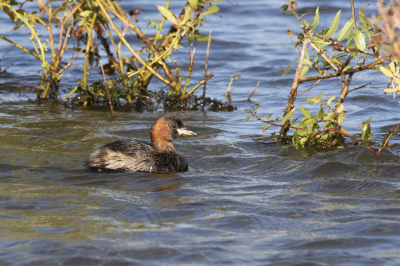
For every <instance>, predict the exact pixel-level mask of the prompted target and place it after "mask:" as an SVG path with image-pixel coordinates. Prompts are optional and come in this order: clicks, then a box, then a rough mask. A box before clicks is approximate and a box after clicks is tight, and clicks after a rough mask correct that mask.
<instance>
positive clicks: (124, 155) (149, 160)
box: [85, 114, 196, 174]
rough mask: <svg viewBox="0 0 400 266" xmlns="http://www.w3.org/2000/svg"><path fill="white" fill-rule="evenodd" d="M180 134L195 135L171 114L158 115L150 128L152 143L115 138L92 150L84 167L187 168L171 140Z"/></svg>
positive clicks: (157, 170) (126, 169)
mask: <svg viewBox="0 0 400 266" xmlns="http://www.w3.org/2000/svg"><path fill="white" fill-rule="evenodd" d="M181 135H196V133H194V132H193V131H190V130H188V129H186V128H185V126H184V124H183V122H182V120H181V119H180V118H178V117H176V116H175V115H172V114H164V115H162V116H160V117H159V118H157V120H156V121H155V122H154V124H153V125H152V127H151V130H150V139H151V143H149V142H146V141H141V140H132V139H125V140H117V141H114V142H111V143H109V144H106V145H104V146H102V147H100V148H98V149H97V150H95V151H94V152H93V153H92V154H91V155H90V156H89V159H88V160H87V161H86V163H85V166H86V167H87V168H88V169H89V170H92V171H117V172H149V173H160V174H167V173H175V172H184V171H188V162H187V161H186V159H185V157H184V156H183V154H181V153H180V152H178V151H177V150H176V149H175V147H174V145H173V144H172V141H173V140H174V139H176V138H178V137H179V136H181Z"/></svg>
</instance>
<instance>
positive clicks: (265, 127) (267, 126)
mask: <svg viewBox="0 0 400 266" xmlns="http://www.w3.org/2000/svg"><path fill="white" fill-rule="evenodd" d="M270 126H271V125H265V126H263V129H262V132H263V133H264V132H265V131H267V129H268V128H269V127H270Z"/></svg>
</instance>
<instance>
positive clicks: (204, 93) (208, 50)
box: [203, 31, 211, 99]
mask: <svg viewBox="0 0 400 266" xmlns="http://www.w3.org/2000/svg"><path fill="white" fill-rule="evenodd" d="M210 43H211V31H210V33H209V34H208V45H207V55H206V66H205V71H204V87H203V99H204V98H205V97H206V85H207V68H208V55H209V54H210Z"/></svg>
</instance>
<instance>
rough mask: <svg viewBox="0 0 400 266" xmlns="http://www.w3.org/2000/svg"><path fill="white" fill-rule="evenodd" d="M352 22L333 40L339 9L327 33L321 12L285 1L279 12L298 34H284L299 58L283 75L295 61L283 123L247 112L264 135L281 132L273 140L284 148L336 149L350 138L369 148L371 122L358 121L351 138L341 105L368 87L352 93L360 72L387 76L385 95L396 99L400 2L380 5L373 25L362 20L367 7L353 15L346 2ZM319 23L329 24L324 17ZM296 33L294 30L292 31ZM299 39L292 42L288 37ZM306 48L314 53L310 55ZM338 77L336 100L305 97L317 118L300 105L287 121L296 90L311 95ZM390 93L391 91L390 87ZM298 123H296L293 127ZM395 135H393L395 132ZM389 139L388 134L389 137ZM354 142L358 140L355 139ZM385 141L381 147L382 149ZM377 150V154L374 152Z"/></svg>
mask: <svg viewBox="0 0 400 266" xmlns="http://www.w3.org/2000/svg"><path fill="white" fill-rule="evenodd" d="M350 4H351V7H352V8H351V13H352V14H351V15H352V18H351V19H350V20H349V21H347V22H346V23H345V24H344V25H343V26H342V27H341V29H340V30H339V33H338V35H337V37H336V38H334V35H335V33H336V31H337V29H338V28H339V24H340V15H341V10H340V11H338V12H337V14H336V16H335V17H334V18H333V20H332V21H331V23H330V26H329V27H328V28H327V29H320V28H318V24H319V21H320V11H322V10H320V9H319V7H317V8H316V10H315V11H312V12H303V11H301V8H300V7H299V4H298V3H297V2H295V1H293V0H289V4H287V5H283V6H282V7H281V8H282V10H283V11H285V12H286V13H284V14H286V15H293V16H295V17H296V18H297V19H298V21H299V24H300V28H301V31H300V32H294V31H292V30H291V29H289V30H288V31H287V33H288V35H289V36H290V39H291V41H292V43H293V45H294V48H295V49H296V51H297V53H298V54H299V58H297V59H295V60H294V61H293V63H292V64H290V65H289V66H288V67H287V68H286V70H285V71H284V73H283V75H286V74H287V73H288V72H289V70H290V68H291V67H292V66H293V65H294V64H295V63H296V62H297V61H298V65H297V69H296V72H295V77H294V80H293V85H292V87H291V91H290V94H289V97H288V101H287V105H286V109H285V111H284V114H283V118H282V119H281V120H280V122H278V118H277V119H275V120H270V117H271V115H270V116H268V117H266V118H265V119H262V118H260V117H259V116H258V115H257V113H256V110H257V108H258V105H256V107H255V108H254V109H252V110H247V111H248V112H249V113H250V115H249V116H248V117H247V120H248V119H250V118H251V117H252V116H253V117H255V118H256V119H258V120H259V121H261V122H264V123H266V124H267V125H265V126H264V128H263V131H264V132H265V131H266V130H267V129H268V128H269V127H270V126H271V125H272V126H277V127H279V128H280V131H279V134H278V135H275V133H274V134H273V136H274V137H275V138H276V139H277V140H279V141H281V142H284V143H287V142H291V143H292V144H293V145H294V146H295V147H297V148H304V147H307V146H310V145H311V146H320V147H340V146H342V145H343V144H344V142H345V139H351V140H353V141H354V143H355V144H357V145H363V144H365V145H369V143H371V137H372V135H373V133H372V132H371V130H370V122H371V117H370V118H368V119H366V121H365V122H362V124H361V126H360V128H361V133H356V134H353V135H350V134H349V132H347V130H346V129H345V128H344V127H343V126H342V122H343V121H344V119H345V116H346V109H345V106H344V102H345V99H346V97H347V95H348V94H349V93H351V92H353V91H355V90H358V89H362V88H367V87H368V85H370V84H371V83H368V84H365V85H363V86H361V87H358V88H354V89H350V84H351V82H352V78H353V75H357V73H358V72H362V71H371V70H372V71H375V72H377V71H378V72H379V71H381V72H382V73H383V74H385V75H386V76H387V77H389V81H388V86H387V87H386V88H385V89H384V94H386V93H393V97H395V94H396V93H397V94H400V87H399V85H400V79H399V78H400V76H399V65H398V58H399V57H400V48H399V47H400V46H399V34H398V30H399V29H400V23H399V20H398V18H399V17H400V16H399V14H400V13H399V11H398V10H399V8H398V7H399V6H400V5H399V1H394V0H392V2H390V3H389V4H388V5H387V7H385V8H384V7H383V6H382V3H381V2H380V1H378V9H379V16H377V17H373V18H372V19H371V20H370V19H368V18H367V17H366V16H365V13H364V11H363V9H364V8H365V7H366V6H368V5H366V6H363V7H360V8H358V16H356V13H355V8H354V3H353V0H350ZM310 13H313V14H314V18H313V20H312V22H311V23H310V22H308V21H307V20H306V19H305V18H304V16H305V15H307V14H310ZM321 19H327V18H326V17H322V18H321ZM294 28H295V26H294ZM293 36H295V37H297V41H294V40H293V39H292V37H293ZM309 48H312V49H310V50H309ZM311 69H312V70H314V71H313V72H314V73H315V74H314V75H313V76H306V74H307V73H308V71H309V70H311ZM335 77H340V79H341V86H340V90H339V91H338V92H337V94H338V95H339V97H338V98H336V96H335V95H332V96H330V97H329V98H327V99H326V98H323V96H324V93H322V94H321V95H318V96H315V97H313V98H306V101H307V102H308V103H311V104H319V106H320V110H319V112H317V113H316V114H310V111H309V110H308V109H307V108H306V107H303V106H301V105H299V109H300V111H301V113H302V115H303V117H301V118H300V120H299V122H297V120H298V119H291V118H292V116H293V114H294V112H295V110H296V108H295V106H294V104H295V101H296V97H297V94H298V91H309V90H311V89H312V88H314V87H315V86H316V85H317V84H318V83H319V82H320V81H321V80H322V79H329V78H335ZM306 82H314V84H313V85H312V86H311V87H310V88H309V89H306V90H299V88H298V87H299V85H300V84H302V83H306ZM390 85H391V86H392V88H389V86H390ZM296 122H297V124H296ZM289 129H293V130H294V134H293V136H290V137H289V136H288V135H287V133H288V131H289ZM396 129H397V128H396ZM394 131H395V130H394ZM392 135H393V134H389V135H388V138H390V137H391V136H392ZM356 137H357V138H356ZM386 144H387V141H385V142H384V145H386ZM379 152H380V150H379V151H378V153H379Z"/></svg>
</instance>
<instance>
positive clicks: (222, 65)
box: [0, 0, 400, 265]
mask: <svg viewBox="0 0 400 266" xmlns="http://www.w3.org/2000/svg"><path fill="white" fill-rule="evenodd" d="M183 2H184V1H172V9H173V10H174V11H175V13H178V12H179V9H180V8H179V6H181V5H182V3H183ZM355 2H356V7H361V6H362V5H364V4H365V3H366V2H369V3H371V6H370V7H368V8H367V9H365V11H366V12H367V14H368V16H370V15H371V14H372V13H373V12H375V9H376V3H375V2H374V1H362V3H359V1H355ZM236 3H238V4H239V5H238V6H234V4H236ZM283 3H284V2H283V1H282V2H279V1H256V0H252V1H244V0H241V1H240V0H238V1H237V2H236V1H234V2H232V1H231V3H229V2H223V3H221V4H220V9H221V12H220V13H219V15H218V16H213V17H212V18H211V21H212V24H213V26H210V25H205V27H204V28H203V32H204V33H205V34H207V32H208V30H210V29H212V34H213V38H214V41H213V42H212V44H211V51H210V59H209V70H210V71H214V72H215V73H216V75H215V77H214V78H213V79H212V80H211V81H209V83H208V85H207V88H208V89H207V95H209V96H211V97H215V98H218V99H223V95H224V93H225V91H226V88H227V86H228V83H229V80H230V78H231V76H232V75H233V74H241V75H242V77H241V78H240V79H235V81H234V84H233V85H234V86H236V88H235V90H234V91H233V92H232V101H233V102H232V103H233V105H235V106H236V107H237V110H236V111H234V112H210V111H205V112H200V111H198V112H189V111H187V112H177V113H175V114H176V115H178V116H180V117H181V118H182V119H183V120H184V122H185V124H186V125H187V127H188V128H189V129H191V130H193V131H196V132H197V133H198V135H197V136H191V137H183V138H180V139H177V140H176V141H175V142H174V143H175V146H176V147H177V149H178V150H180V151H182V152H183V153H184V154H185V155H186V156H187V158H188V161H189V165H190V167H189V171H188V172H184V173H177V174H171V175H159V174H146V173H120V174H109V173H91V172H87V171H85V169H84V168H83V162H84V161H85V159H86V158H87V156H88V154H89V153H90V152H91V151H93V149H94V148H95V147H96V145H103V144H106V143H109V142H111V141H113V140H117V139H123V138H138V139H142V140H147V139H148V138H149V128H150V126H151V125H152V123H153V122H154V120H155V119H156V118H157V117H158V116H159V115H160V114H161V112H162V108H161V107H159V108H158V110H157V111H155V112H145V113H135V112H120V113H117V117H116V118H115V119H114V120H112V119H111V118H110V115H109V113H108V112H105V111H96V110H89V109H69V108H66V107H64V106H62V105H60V104H59V103H58V102H53V101H48V102H44V103H41V104H38V103H36V102H34V101H29V99H34V98H35V94H34V92H33V89H34V88H37V87H38V86H39V79H40V65H39V64H37V62H35V61H34V60H33V59H31V58H29V57H28V56H25V55H21V53H20V51H17V49H14V50H12V51H11V52H10V53H9V54H8V55H7V56H6V57H5V58H4V60H3V61H1V67H2V69H4V68H5V67H6V66H9V65H11V64H12V66H11V67H10V68H8V69H7V71H6V72H1V73H0V83H1V84H0V103H1V105H0V265H208V264H210V265H211V264H213V265H224V264H236V265H398V264H400V256H399V254H400V250H399V246H400V208H399V206H400V199H399V196H400V191H399V178H400V173H399V159H400V157H399V153H400V146H399V144H397V142H398V141H397V140H396V138H393V140H392V141H391V143H394V145H393V146H391V147H390V148H388V149H385V150H383V152H382V156H381V158H377V157H376V156H375V155H374V154H373V153H371V152H370V151H368V150H367V148H366V147H355V146H353V145H352V144H351V143H348V144H347V145H346V146H345V147H344V148H343V149H337V150H334V151H318V150H313V149H308V150H296V149H294V148H293V147H290V146H281V145H277V144H276V143H275V142H274V141H273V140H272V139H271V138H270V137H269V133H268V132H267V133H265V134H263V133H262V129H261V128H262V126H263V125H262V124H260V123H258V122H257V121H255V120H254V119H253V120H250V121H249V122H246V121H245V120H244V118H245V117H246V116H247V115H246V113H245V112H244V109H246V108H249V107H252V106H254V103H259V104H260V108H259V110H258V112H259V114H265V115H267V114H270V113H274V114H276V116H278V115H280V114H281V113H282V110H283V108H284V105H285V102H286V99H287V96H288V92H289V90H290V88H289V87H288V85H289V86H290V85H291V82H292V78H293V71H292V72H291V73H290V74H289V75H287V76H284V77H282V72H283V70H284V69H285V68H286V66H287V65H288V64H290V62H291V61H292V60H293V59H294V58H296V52H295V51H294V49H293V46H292V44H291V42H290V40H289V39H288V36H287V35H286V30H287V29H288V28H292V29H294V30H296V29H297V24H296V20H295V19H293V18H292V17H288V16H282V15H281V10H280V9H279V7H280V5H282V4H283ZM155 4H159V5H162V4H164V2H163V1H135V2H134V4H133V2H131V1H122V5H123V6H124V7H125V8H127V9H128V10H129V9H134V8H138V7H142V8H143V9H144V10H145V11H144V12H143V13H142V14H141V15H140V17H139V19H140V20H139V25H140V26H141V27H142V29H144V30H145V31H147V29H146V23H147V22H148V21H149V20H150V19H151V18H154V17H155V16H156V14H157V11H156V8H155ZM299 4H300V7H302V8H304V7H305V8H306V9H313V8H316V6H317V5H320V6H321V7H322V6H323V7H327V8H328V10H327V11H325V13H324V15H325V16H327V17H329V18H330V19H332V18H333V16H334V14H335V13H336V12H337V11H338V10H339V9H341V8H344V10H343V12H342V13H343V15H342V21H341V24H340V25H343V24H344V22H345V21H347V20H348V19H349V16H348V14H349V13H348V12H349V3H348V1H329V2H328V1H304V2H301V1H300V2H299ZM368 12H369V13H368ZM311 19H312V17H310V18H309V19H308V20H309V21H310V20H311ZM0 23H2V25H4V27H3V26H2V27H3V28H2V30H1V34H5V35H6V36H8V37H9V38H13V40H15V41H21V42H23V41H24V40H25V41H26V35H24V34H23V31H21V32H20V31H17V32H10V31H9V30H10V29H11V28H12V27H13V25H12V24H10V22H9V21H8V20H7V18H6V17H5V15H4V14H3V13H1V14H0ZM320 23H321V24H322V26H325V27H328V26H329V23H330V20H326V21H324V20H322V21H321V22H320ZM149 31H150V33H151V32H152V31H151V30H149ZM43 34H44V33H43ZM131 41H132V42H133V43H137V44H138V45H140V44H139V43H138V40H137V39H136V37H133V36H132V37H131ZM26 44H27V45H28V43H26ZM194 46H195V47H196V48H197V52H196V59H195V72H194V74H193V76H194V77H193V79H197V80H199V79H200V78H201V76H202V75H204V68H203V67H204V58H205V50H206V44H205V43H198V42H197V43H195V44H194ZM9 47H10V46H9V45H8V44H6V43H5V42H4V41H0V54H4V53H5V51H7V50H8V49H9ZM183 50H184V51H182V52H181V53H177V54H176V58H177V61H178V64H180V67H181V68H182V71H186V70H187V67H188V65H187V62H188V58H187V51H186V49H183ZM94 72H96V71H94ZM77 75H78V76H79V75H81V73H80V68H79V62H78V63H77V65H76V67H74V68H72V69H71V70H70V71H69V72H68V73H66V75H65V77H64V79H63V82H62V88H61V89H62V91H63V95H65V94H66V93H67V92H68V91H69V90H70V89H72V88H73V87H74V86H75V85H74V84H76V82H77V80H76V77H77ZM91 78H92V79H94V80H96V79H99V78H100V76H98V75H97V74H96V73H94V74H93V76H92V77H91ZM353 80H354V81H353V84H352V86H354V88H355V87H358V86H361V85H364V84H365V83H367V82H369V81H371V82H372V84H373V86H381V85H385V83H387V80H386V79H385V78H384V77H383V75H376V74H375V72H374V71H373V70H372V71H371V72H367V73H365V74H359V75H354V78H353ZM257 81H260V82H261V83H260V86H259V88H258V89H257V92H256V93H255V95H254V96H253V97H252V102H246V101H245V100H246V99H247V97H248V95H249V94H250V92H251V91H252V89H253V88H254V86H255V84H256V83H257ZM339 84H340V81H339V80H330V81H322V82H321V83H320V84H319V85H318V86H317V87H316V88H314V89H313V90H311V91H309V92H302V93H300V94H299V96H298V102H297V104H299V103H300V104H306V103H305V101H304V98H305V97H313V96H315V95H319V94H320V93H322V92H326V93H327V95H331V94H336V96H338V93H339V89H338V88H339ZM152 86H153V87H152V88H153V89H159V88H160V86H162V84H160V83H157V82H154V83H152ZM307 86H311V85H309V84H307V85H303V87H301V89H307V88H308V87H307ZM63 95H62V96H63ZM381 95H382V89H375V90H374V89H369V90H368V89H365V90H358V91H356V92H354V94H353V95H351V94H350V95H349V96H348V99H347V100H346V103H345V106H346V109H347V115H346V120H345V127H346V128H347V129H348V131H350V132H351V133H356V132H357V131H358V127H357V125H360V124H361V122H362V121H365V120H366V119H367V118H368V117H370V116H372V118H373V119H372V131H374V132H375V135H374V140H375V143H374V146H375V147H378V146H379V141H381V140H382V138H383V135H384V134H385V133H386V132H387V129H388V128H391V127H393V126H394V125H396V124H397V123H398V106H399V105H398V104H399V103H398V101H396V100H393V99H392V98H391V97H386V98H382V97H381ZM271 132H272V131H271Z"/></svg>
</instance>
